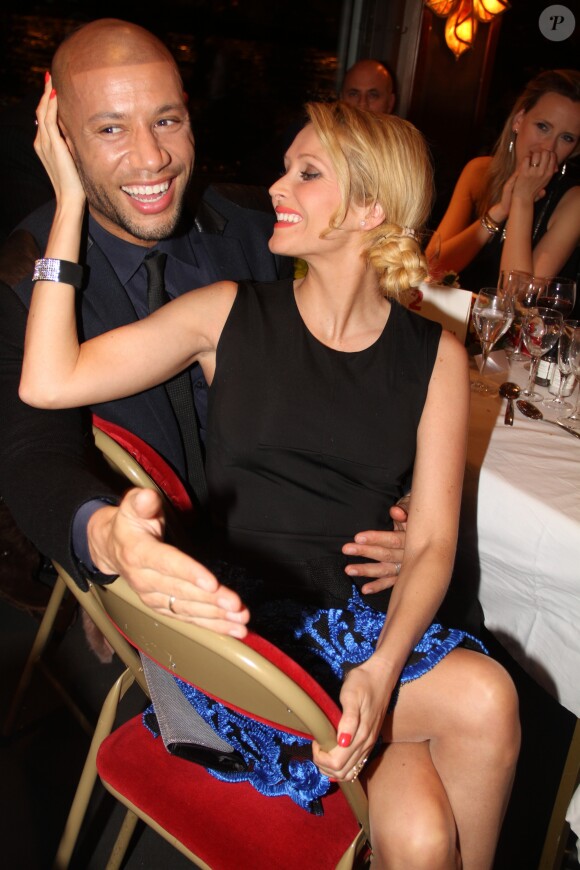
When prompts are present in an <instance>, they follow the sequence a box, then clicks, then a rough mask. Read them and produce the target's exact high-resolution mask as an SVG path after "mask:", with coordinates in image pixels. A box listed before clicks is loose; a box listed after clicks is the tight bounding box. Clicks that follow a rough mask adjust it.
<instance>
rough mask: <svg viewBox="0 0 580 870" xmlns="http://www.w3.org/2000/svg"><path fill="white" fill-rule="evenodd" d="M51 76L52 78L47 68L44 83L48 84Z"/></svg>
mask: <svg viewBox="0 0 580 870" xmlns="http://www.w3.org/2000/svg"><path fill="white" fill-rule="evenodd" d="M49 78H50V73H49V71H48V70H47V71H46V72H45V74H44V84H46V83H47V82H48V80H49Z"/></svg>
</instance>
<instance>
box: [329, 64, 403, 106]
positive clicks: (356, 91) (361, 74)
mask: <svg viewBox="0 0 580 870" xmlns="http://www.w3.org/2000/svg"><path fill="white" fill-rule="evenodd" d="M340 98H341V100H344V102H345V103H349V104H350V105H351V106H356V107H357V108H358V109H364V110H366V111H368V112H375V113H376V114H377V115H380V114H384V115H390V114H391V112H392V111H393V108H394V105H395V89H394V82H393V77H392V76H391V73H390V72H389V70H388V69H387V68H386V66H384V65H383V64H382V63H380V62H379V61H378V60H371V59H365V60H359V61H357V62H356V63H355V64H353V66H351V67H350V69H349V70H347V72H346V75H345V77H344V82H343V85H342V91H341V94H340Z"/></svg>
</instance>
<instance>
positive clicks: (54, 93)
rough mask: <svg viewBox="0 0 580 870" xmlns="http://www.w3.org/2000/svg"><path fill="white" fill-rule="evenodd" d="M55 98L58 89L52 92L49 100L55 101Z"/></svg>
mask: <svg viewBox="0 0 580 870" xmlns="http://www.w3.org/2000/svg"><path fill="white" fill-rule="evenodd" d="M55 97H56V89H55V88H53V89H52V91H51V92H50V96H49V98H48V99H49V100H54V98H55Z"/></svg>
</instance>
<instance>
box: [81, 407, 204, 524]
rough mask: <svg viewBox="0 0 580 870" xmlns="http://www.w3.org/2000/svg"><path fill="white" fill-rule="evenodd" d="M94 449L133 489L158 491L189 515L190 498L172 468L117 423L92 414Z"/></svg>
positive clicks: (137, 437)
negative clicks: (140, 487)
mask: <svg viewBox="0 0 580 870" xmlns="http://www.w3.org/2000/svg"><path fill="white" fill-rule="evenodd" d="M93 435H94V438H95V444H96V446H97V448H98V449H99V450H100V451H101V453H103V454H104V456H105V458H106V459H107V461H108V462H109V464H110V465H111V466H112V467H113V468H114V469H115V470H117V471H120V472H121V473H122V474H124V476H125V477H126V478H127V480H129V481H130V482H133V483H134V485H135V486H148V487H153V488H154V489H157V490H158V492H160V493H161V494H162V495H163V496H164V497H165V498H167V499H169V501H170V502H171V504H173V505H174V506H175V507H176V508H177V509H178V510H181V511H191V510H192V509H193V505H192V502H191V498H190V497H189V494H188V492H187V490H186V488H185V486H184V485H183V483H182V481H181V480H180V478H179V477H178V475H177V474H176V472H175V471H174V470H173V469H172V468H171V466H170V465H169V464H168V463H167V462H166V461H165V460H164V459H163V457H162V456H160V455H159V453H157V452H156V451H155V450H154V449H153V448H152V447H151V446H150V445H149V444H147V442H145V441H143V439H142V438H139V436H138V435H135V434H133V432H129V430H128V429H124V428H123V427H122V426H118V425H117V424H116V423H111V422H109V421H108V420H104V419H103V418H102V417H98V416H97V415H96V414H93Z"/></svg>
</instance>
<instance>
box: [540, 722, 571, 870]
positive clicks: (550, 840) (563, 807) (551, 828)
mask: <svg viewBox="0 0 580 870" xmlns="http://www.w3.org/2000/svg"><path fill="white" fill-rule="evenodd" d="M578 786H580V719H576V725H575V727H574V732H573V734H572V740H571V741H570V747H569V749H568V755H567V756H566V761H565V763H564V769H563V771H562V777H561V779H560V786H559V788H558V792H557V794H556V799H555V801H554V806H553V808H552V815H551V816H550V821H549V823H548V829H547V831H546V837H545V839H544V847H543V849H542V856H541V858H540V863H539V865H538V870H559V868H560V867H562V861H563V858H564V851H565V848H566V842H567V838H568V834H569V833H570V826H569V824H568V822H567V821H566V811H567V809H568V806H569V804H570V801H571V800H572V796H573V794H574V792H575V791H576V789H577V788H578Z"/></svg>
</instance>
